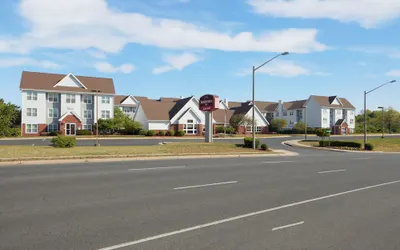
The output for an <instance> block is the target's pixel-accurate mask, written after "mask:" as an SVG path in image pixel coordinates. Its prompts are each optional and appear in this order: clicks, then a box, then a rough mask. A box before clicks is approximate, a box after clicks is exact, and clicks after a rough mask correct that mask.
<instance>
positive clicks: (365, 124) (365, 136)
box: [364, 80, 396, 149]
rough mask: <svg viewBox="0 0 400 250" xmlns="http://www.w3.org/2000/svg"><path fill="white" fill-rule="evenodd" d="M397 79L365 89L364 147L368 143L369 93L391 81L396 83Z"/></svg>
mask: <svg viewBox="0 0 400 250" xmlns="http://www.w3.org/2000/svg"><path fill="white" fill-rule="evenodd" d="M395 82H396V80H391V81H389V82H386V83H384V84H381V85H379V86H378V87H376V88H374V89H371V90H370V91H364V149H365V146H366V145H367V95H368V94H369V93H371V92H373V91H375V90H377V89H380V88H382V87H383V86H385V85H388V84H390V83H395Z"/></svg>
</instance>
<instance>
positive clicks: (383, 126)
mask: <svg viewBox="0 0 400 250" xmlns="http://www.w3.org/2000/svg"><path fill="white" fill-rule="evenodd" d="M378 109H382V139H383V138H384V133H385V132H384V129H385V122H384V121H385V120H384V119H383V113H384V109H385V108H384V107H378Z"/></svg>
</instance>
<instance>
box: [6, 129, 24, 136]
mask: <svg viewBox="0 0 400 250" xmlns="http://www.w3.org/2000/svg"><path fill="white" fill-rule="evenodd" d="M7 136H9V137H18V136H21V129H20V128H10V129H9V130H8V131H7Z"/></svg>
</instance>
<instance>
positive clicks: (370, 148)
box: [365, 143, 374, 151]
mask: <svg viewBox="0 0 400 250" xmlns="http://www.w3.org/2000/svg"><path fill="white" fill-rule="evenodd" d="M365 150H368V151H372V150H374V145H372V144H371V143H367V144H365Z"/></svg>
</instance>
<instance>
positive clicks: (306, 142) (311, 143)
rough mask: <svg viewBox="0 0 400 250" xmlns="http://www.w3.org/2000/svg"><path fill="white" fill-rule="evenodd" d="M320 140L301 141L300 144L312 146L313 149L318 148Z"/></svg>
mask: <svg viewBox="0 0 400 250" xmlns="http://www.w3.org/2000/svg"><path fill="white" fill-rule="evenodd" d="M318 142H319V141H318V140H307V141H299V144H303V145H307V146H311V147H318Z"/></svg>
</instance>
